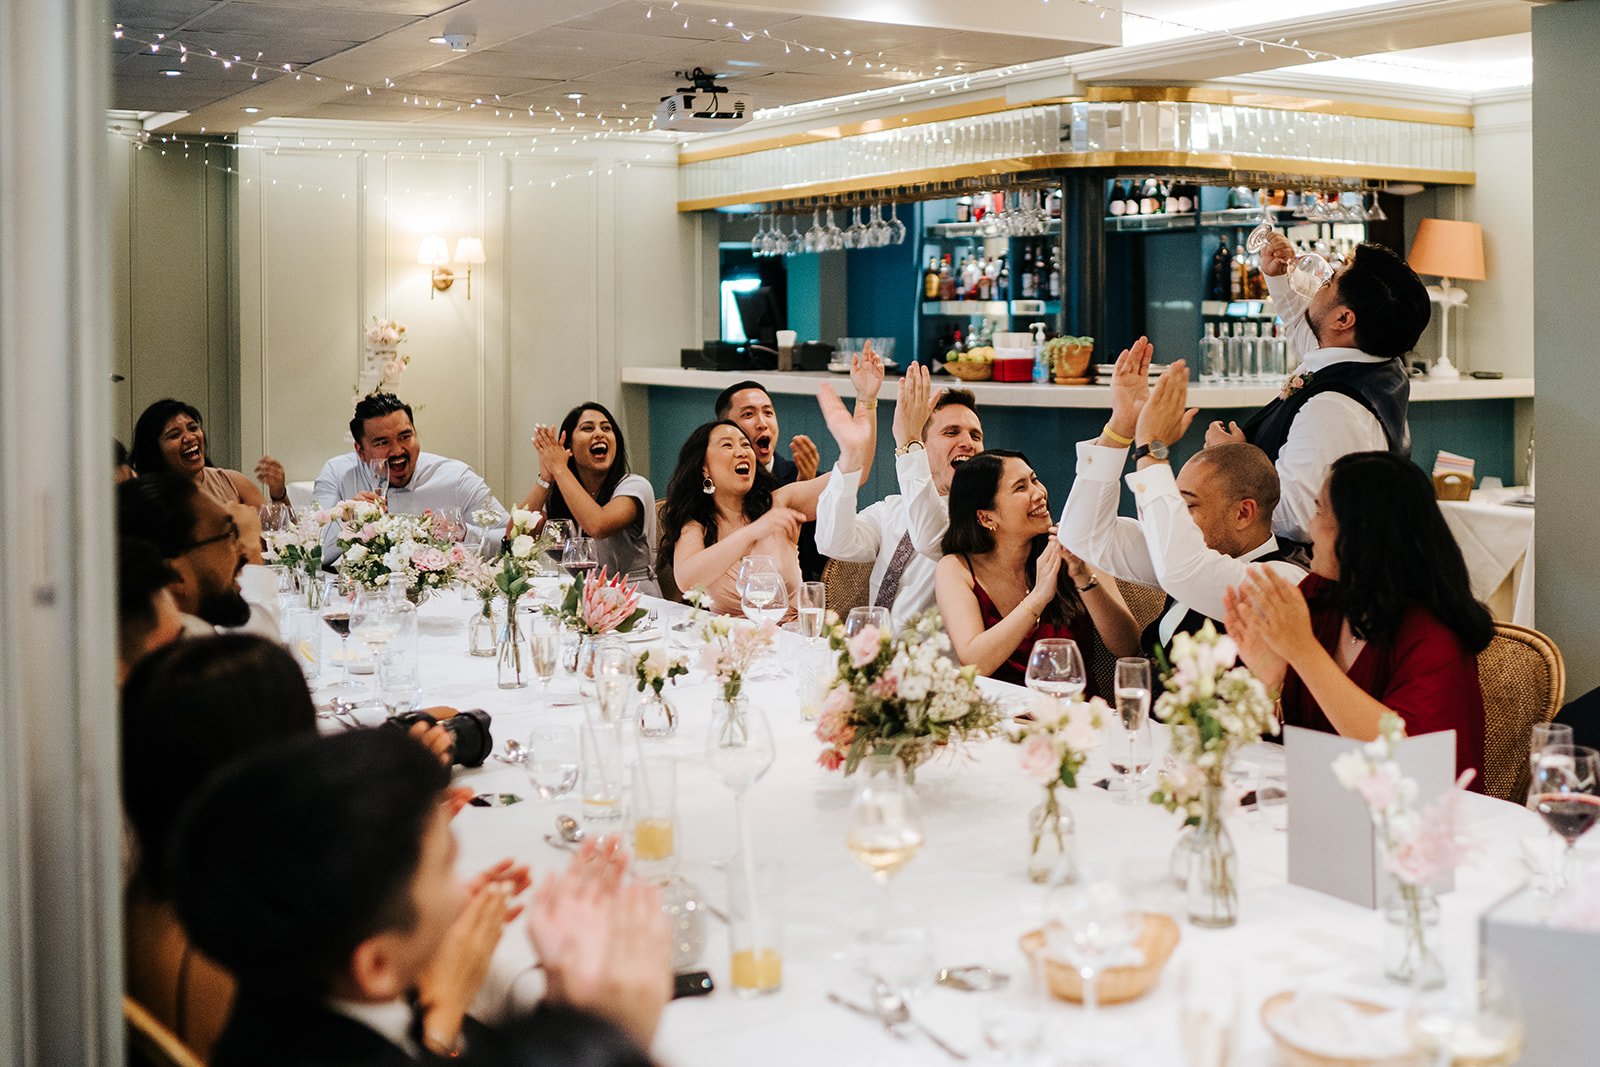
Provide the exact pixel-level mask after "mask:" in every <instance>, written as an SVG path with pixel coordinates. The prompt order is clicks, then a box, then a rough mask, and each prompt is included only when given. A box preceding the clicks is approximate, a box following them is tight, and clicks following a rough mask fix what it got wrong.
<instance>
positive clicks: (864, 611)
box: [844, 607, 889, 638]
mask: <svg viewBox="0 0 1600 1067" xmlns="http://www.w3.org/2000/svg"><path fill="white" fill-rule="evenodd" d="M868 626H876V627H877V628H878V633H879V634H880V635H881V634H886V633H888V632H889V609H888V608H881V607H861V608H851V609H850V614H849V615H848V616H847V617H846V618H845V620H844V635H845V637H847V638H849V637H854V636H855V635H856V634H858V633H860V632H861V631H862V630H865V629H866V628H867V627H868Z"/></svg>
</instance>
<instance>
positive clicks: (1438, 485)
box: [1433, 471, 1474, 500]
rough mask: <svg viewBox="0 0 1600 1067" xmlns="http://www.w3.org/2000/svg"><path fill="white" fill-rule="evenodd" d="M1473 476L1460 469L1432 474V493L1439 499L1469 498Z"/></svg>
mask: <svg viewBox="0 0 1600 1067" xmlns="http://www.w3.org/2000/svg"><path fill="white" fill-rule="evenodd" d="M1473 480H1474V479H1473V476H1472V475H1470V474H1466V473H1463V472H1461V471H1449V472H1448V473H1445V474H1435V475H1434V476H1433V495H1434V496H1436V497H1438V498H1439V499H1440V500H1471V499H1472V483H1473Z"/></svg>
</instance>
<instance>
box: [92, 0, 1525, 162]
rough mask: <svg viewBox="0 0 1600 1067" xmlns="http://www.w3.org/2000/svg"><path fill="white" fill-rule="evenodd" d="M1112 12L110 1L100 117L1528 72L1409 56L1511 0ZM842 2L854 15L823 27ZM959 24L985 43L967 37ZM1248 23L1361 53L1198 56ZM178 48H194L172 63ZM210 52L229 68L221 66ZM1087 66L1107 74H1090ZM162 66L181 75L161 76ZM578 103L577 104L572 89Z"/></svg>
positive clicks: (191, 118)
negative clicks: (1000, 74) (718, 85)
mask: <svg viewBox="0 0 1600 1067" xmlns="http://www.w3.org/2000/svg"><path fill="white" fill-rule="evenodd" d="M1101 2H1103V3H1105V4H1106V5H1107V6H1108V7H1109V6H1110V5H1111V4H1112V3H1113V2H1114V0H1101ZM1046 5H1048V6H1046ZM1121 6H1122V8H1123V14H1122V15H1121V18H1120V21H1119V20H1118V19H1117V18H1116V17H1112V18H1101V17H1100V15H1101V11H1100V9H1099V8H1096V7H1092V6H1088V5H1086V4H1084V3H1082V2H1078V3H1074V2H1072V0H1057V2H1056V3H1054V4H1048V0H981V2H980V0H892V2H890V0H724V2H721V3H683V2H679V3H678V4H677V5H676V6H674V3H673V0H114V12H115V18H116V20H117V22H118V23H119V24H120V25H121V27H122V31H121V32H122V38H121V39H119V40H114V41H112V42H110V44H111V46H112V49H113V51H114V52H115V66H114V99H113V106H114V107H116V108H118V109H120V110H126V111H134V112H151V113H163V121H164V122H166V123H167V125H166V128H167V129H168V130H169V131H170V132H189V133H193V132H198V131H199V130H201V129H204V130H206V131H207V132H210V133H224V132H233V131H235V130H237V129H238V128H239V127H240V126H241V125H247V124H249V123H252V122H256V121H259V120H262V119H267V118H273V117H292V118H311V119H358V120H375V121H399V122H411V123H417V124H420V125H423V126H426V125H446V124H447V125H450V126H460V125H462V124H463V123H466V124H479V125H484V126H486V127H489V128H493V129H497V130H508V129H515V130H519V131H521V130H528V131H542V130H549V129H557V130H568V129H571V130H574V131H578V132H588V131H594V130H613V131H615V130H632V129H643V128H646V127H647V126H648V124H649V120H650V116H651V113H652V112H653V110H654V108H655V105H656V102H657V100H658V99H659V98H660V97H661V96H662V95H663V94H664V93H666V92H669V91H670V90H671V89H673V88H674V87H675V86H677V85H678V84H680V81H681V80H680V79H679V78H678V77H677V76H676V74H675V72H676V71H679V70H685V69H689V68H692V67H696V66H699V67H703V68H705V69H707V70H709V71H713V72H715V73H717V74H719V75H721V76H722V77H723V78H724V79H725V80H726V81H727V82H728V84H730V86H734V87H737V88H738V89H740V90H742V91H744V92H746V93H748V94H749V95H750V97H751V98H752V102H753V104H754V106H755V107H757V108H761V109H770V108H775V107H781V106H783V105H787V104H795V103H801V102H805V101H811V100H817V99H821V98H834V97H840V96H845V95H848V94H853V93H860V92H864V91H867V90H871V89H878V88H886V87H892V86H898V85H904V84H907V83H909V82H913V81H917V80H920V79H922V78H931V77H938V76H948V75H951V74H955V73H972V72H977V71H981V70H988V69H994V68H999V67H1009V66H1011V65H1013V64H1018V63H1025V62H1030V61H1034V60H1040V59H1048V58H1053V57H1059V56H1068V55H1075V56H1078V57H1079V59H1078V60H1077V61H1076V62H1077V63H1078V64H1081V65H1082V66H1083V69H1084V71H1085V72H1086V73H1085V76H1087V77H1090V78H1091V79H1093V78H1096V77H1098V78H1099V79H1100V80H1104V79H1105V78H1107V77H1109V78H1112V79H1116V80H1129V79H1131V80H1139V79H1144V80H1157V81H1159V80H1168V81H1171V80H1183V79H1196V78H1208V77H1220V76H1225V75H1229V74H1241V73H1246V72H1247V68H1248V70H1250V71H1261V70H1263V69H1269V68H1272V69H1274V73H1275V74H1281V75H1283V76H1285V77H1290V78H1292V77H1295V76H1304V77H1308V78H1314V79H1316V80H1317V82H1318V83H1319V84H1323V85H1326V84H1328V80H1329V79H1335V80H1348V81H1350V82H1351V83H1353V84H1361V83H1371V82H1381V83H1386V84H1389V85H1414V86H1418V87H1431V88H1435V89H1443V90H1460V91H1467V92H1470V91H1473V90H1477V91H1483V90H1488V89H1495V88H1501V87H1505V86H1512V85H1523V84H1527V83H1528V81H1529V80H1531V71H1532V62H1531V58H1530V57H1529V52H1528V44H1527V35H1526V34H1520V35H1512V36H1494V37H1490V38H1489V39H1487V40H1482V41H1466V42H1463V43H1446V44H1437V45H1435V46H1434V47H1428V48H1408V45H1415V44H1423V43H1428V44H1434V43H1435V42H1438V41H1448V40H1451V38H1452V34H1451V32H1450V30H1449V29H1448V24H1449V21H1450V20H1446V19H1441V18H1440V17H1439V15H1441V14H1443V13H1445V12H1444V11H1443V9H1446V8H1449V9H1451V10H1454V11H1460V12H1461V13H1462V17H1461V18H1459V19H1457V20H1456V21H1457V22H1459V23H1460V24H1461V25H1462V26H1463V27H1465V26H1466V25H1467V21H1468V20H1467V17H1466V16H1467V12H1468V11H1469V10H1470V11H1473V12H1477V13H1478V15H1479V17H1480V18H1481V16H1482V13H1483V12H1484V11H1486V10H1487V11H1489V12H1490V13H1491V14H1492V13H1494V12H1497V11H1504V10H1507V9H1509V10H1511V11H1512V12H1513V14H1520V16H1521V18H1522V20H1523V21H1522V25H1523V26H1525V25H1526V21H1525V20H1526V9H1527V7H1528V6H1530V5H1525V4H1520V3H1513V2H1511V0H1395V2H1393V3H1379V4H1373V3H1372V0H1271V2H1262V0H1123V3H1122V5H1121ZM1357 9H1359V10H1357ZM1112 10H1114V8H1112ZM842 11H847V12H851V13H854V14H859V15H860V16H861V18H859V19H857V18H842V17H839V14H840V12H842ZM1401 13H1403V14H1401ZM870 16H876V17H877V18H880V19H882V20H883V21H866V20H865V19H866V18H868V17H870ZM1407 17H1410V18H1411V19H1412V21H1413V22H1418V23H1422V24H1425V25H1427V26H1429V27H1431V28H1430V29H1429V30H1428V32H1427V33H1426V34H1424V35H1423V36H1422V37H1421V39H1418V38H1417V37H1416V36H1413V38H1412V39H1411V40H1409V41H1407V40H1405V34H1404V33H1399V32H1396V31H1395V29H1394V26H1395V25H1397V24H1398V21H1404V19H1405V18H1407ZM1155 20H1168V21H1167V22H1166V23H1162V22H1159V21H1155ZM1269 20H1270V21H1269ZM1397 20H1398V21H1397ZM975 21H976V22H980V23H981V24H982V25H983V26H985V27H987V31H985V30H982V29H974V28H972V24H973V23H974V22H975ZM1513 21H1514V20H1513ZM1250 26H1270V27H1271V28H1272V29H1273V33H1274V34H1275V35H1276V34H1277V33H1278V31H1279V30H1284V29H1286V31H1287V32H1288V33H1290V34H1293V33H1295V32H1296V29H1297V28H1298V27H1301V26H1303V27H1304V28H1305V30H1306V31H1307V32H1308V33H1315V34H1322V35H1324V39H1328V40H1332V41H1334V42H1335V45H1336V46H1337V52H1338V53H1339V54H1342V55H1351V56H1361V57H1362V58H1356V59H1348V60H1339V61H1333V62H1322V63H1302V64H1297V65H1289V66H1283V65H1281V64H1282V63H1283V61H1284V60H1287V59H1288V58H1289V57H1288V56H1284V57H1283V58H1282V59H1279V58H1277V57H1275V56H1274V55H1272V54H1266V55H1261V56H1260V58H1259V59H1257V57H1256V55H1255V53H1256V50H1255V49H1254V48H1250V49H1245V50H1243V51H1234V50H1232V49H1227V50H1225V51H1222V52H1219V51H1216V50H1215V49H1212V50H1211V51H1209V52H1208V51H1207V50H1206V48H1205V45H1204V38H1202V37H1201V35H1200V31H1218V30H1229V29H1232V30H1235V31H1238V30H1240V28H1241V27H1250ZM1363 27H1367V30H1366V32H1365V33H1363ZM1441 27H1446V28H1444V29H1441ZM1472 27H1473V28H1462V29H1459V30H1457V31H1456V33H1455V34H1454V36H1455V37H1469V36H1483V35H1485V34H1505V33H1507V31H1508V29H1511V28H1515V27H1514V26H1513V25H1509V24H1508V23H1507V20H1506V18H1505V17H1504V16H1503V15H1502V16H1500V17H1499V18H1498V20H1488V21H1481V22H1478V23H1473V24H1472ZM458 31H461V32H469V33H472V34H474V35H475V37H476V40H475V42H474V44H473V46H472V47H471V49H470V50H468V51H466V52H452V51H450V50H449V49H448V48H445V47H442V46H440V45H436V44H430V43H428V38H429V37H432V36H436V35H440V34H443V33H446V32H458ZM1002 31H1009V32H1002ZM1413 32H1415V31H1413ZM1330 34H1331V36H1328V35H1330ZM158 35H164V36H159V37H158ZM1308 39H1309V38H1308ZM140 42H145V43H140ZM149 42H158V43H159V44H160V49H159V51H155V52H152V51H151V49H150V47H149ZM1119 42H1120V43H1121V44H1122V46H1123V47H1121V48H1119V47H1117V46H1118V44H1119ZM1187 42H1196V44H1194V45H1192V46H1191V45H1190V44H1189V43H1187ZM1220 43H1221V44H1223V45H1227V44H1231V42H1229V41H1227V40H1226V39H1222V40H1221V42H1220ZM177 44H181V45H183V46H185V47H186V48H187V49H188V50H189V56H188V58H187V59H186V60H184V61H182V62H180V59H181V58H182V56H181V53H180V52H179V50H178V49H177V48H176V47H175V46H176V45H177ZM1325 47H1331V46H1325ZM1174 49H1179V51H1174ZM1397 49H1404V50H1403V51H1397ZM213 50H214V51H215V52H216V53H217V54H218V55H219V57H221V58H225V59H226V58H231V57H233V56H239V57H241V58H242V61H241V62H237V63H230V65H229V67H228V68H226V69H225V68H224V66H223V65H222V63H221V62H219V61H218V60H214V59H212V58H211V52H212V51H213ZM1183 50H1187V51H1183ZM1090 52H1093V53H1094V54H1093V55H1092V56H1091V55H1088V54H1087V53H1090ZM1246 52H1248V53H1252V54H1251V55H1250V56H1249V57H1248V59H1249V60H1250V61H1251V62H1250V63H1248V64H1246V63H1243V62H1242V61H1243V60H1245V59H1246V58H1247V57H1246V56H1245V53H1246ZM1124 55H1125V56H1126V57H1127V58H1126V60H1121V59H1116V58H1112V57H1120V56H1124ZM258 56H259V57H260V59H259V61H258V60H257V57H258ZM283 64H288V65H289V66H290V68H291V70H290V71H288V72H285V71H284V70H283V69H282V65H283ZM1097 65H1099V66H1101V67H1105V70H1104V71H1102V72H1101V73H1100V74H1099V75H1096V74H1093V73H1088V72H1089V71H1091V70H1093V69H1094V68H1095V67H1096V66H1097ZM173 70H176V71H180V72H181V73H180V74H178V75H177V76H172V75H169V74H167V73H165V72H167V71H173ZM252 73H253V74H254V77H252ZM574 93H582V94H583V97H582V99H581V100H578V101H574V100H572V99H570V95H569V94H574ZM246 107H250V108H255V109H258V110H256V111H252V112H248V113H247V112H246V111H245V110H244V109H245V108H246ZM173 113H182V117H181V118H177V119H175V120H174V119H172V115H173Z"/></svg>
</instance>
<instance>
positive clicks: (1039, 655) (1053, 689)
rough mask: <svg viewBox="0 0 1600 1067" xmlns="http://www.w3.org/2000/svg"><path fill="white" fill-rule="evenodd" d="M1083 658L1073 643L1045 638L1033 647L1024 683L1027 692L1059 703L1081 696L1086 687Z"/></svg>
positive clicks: (1074, 642)
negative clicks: (1053, 699)
mask: <svg viewBox="0 0 1600 1067" xmlns="http://www.w3.org/2000/svg"><path fill="white" fill-rule="evenodd" d="M1086 677H1087V676H1086V675H1085V674H1084V672H1083V654H1082V653H1081V652H1080V651H1079V650H1078V643H1077V642H1076V641H1069V640H1067V639H1065V638H1060V637H1047V638H1044V639H1042V640H1039V641H1035V642H1034V643H1033V651H1031V652H1029V653H1028V670H1027V673H1026V674H1025V675H1024V678H1023V680H1024V681H1025V682H1026V683H1027V686H1028V688H1029V689H1032V690H1033V691H1034V692H1036V693H1044V694H1047V695H1048V696H1052V697H1055V698H1056V699H1057V700H1060V699H1061V698H1063V697H1067V698H1071V697H1075V696H1077V695H1078V694H1079V693H1082V692H1083V688H1084V685H1085V684H1086Z"/></svg>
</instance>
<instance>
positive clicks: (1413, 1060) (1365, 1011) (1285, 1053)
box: [1261, 989, 1427, 1067]
mask: <svg viewBox="0 0 1600 1067" xmlns="http://www.w3.org/2000/svg"><path fill="white" fill-rule="evenodd" d="M1294 998H1295V993H1294V991H1293V990H1289V989H1286V990H1284V991H1283V992H1282V993H1276V994H1274V995H1273V996H1270V997H1268V998H1267V999H1266V1000H1265V1001H1264V1002H1263V1003H1262V1005H1261V1025H1262V1026H1263V1027H1265V1028H1266V1031H1267V1033H1268V1034H1270V1035H1272V1043H1273V1045H1274V1047H1276V1049H1277V1051H1278V1062H1279V1063H1280V1064H1282V1065H1283V1067H1427V1061H1426V1060H1425V1059H1424V1058H1423V1057H1422V1055H1421V1054H1420V1053H1416V1052H1404V1053H1398V1054H1394V1055H1387V1056H1330V1055H1327V1054H1326V1053H1322V1052H1314V1051H1312V1050H1310V1049H1307V1048H1302V1047H1301V1046H1299V1045H1297V1044H1295V1043H1294V1042H1293V1041H1291V1040H1290V1039H1289V1038H1288V1037H1286V1036H1285V1035H1284V1032H1283V1031H1284V1027H1283V1021H1282V1017H1283V1013H1284V1012H1285V1011H1287V1010H1288V1008H1289V1006H1290V1004H1292V1003H1293V1002H1294ZM1338 999H1339V1000H1341V1001H1343V1002H1344V1003H1345V1004H1346V1005H1348V1006H1349V1007H1350V1008H1353V1009H1354V1010H1355V1011H1356V1012H1358V1013H1360V1014H1361V1015H1371V1016H1378V1015H1383V1014H1386V1013H1388V1012H1390V1011H1392V1010H1393V1009H1391V1008H1386V1007H1384V1006H1383V1005H1381V1004H1373V1003H1370V1002H1368V1001H1365V1000H1352V999H1351V998H1349V997H1340V998H1338Z"/></svg>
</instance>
